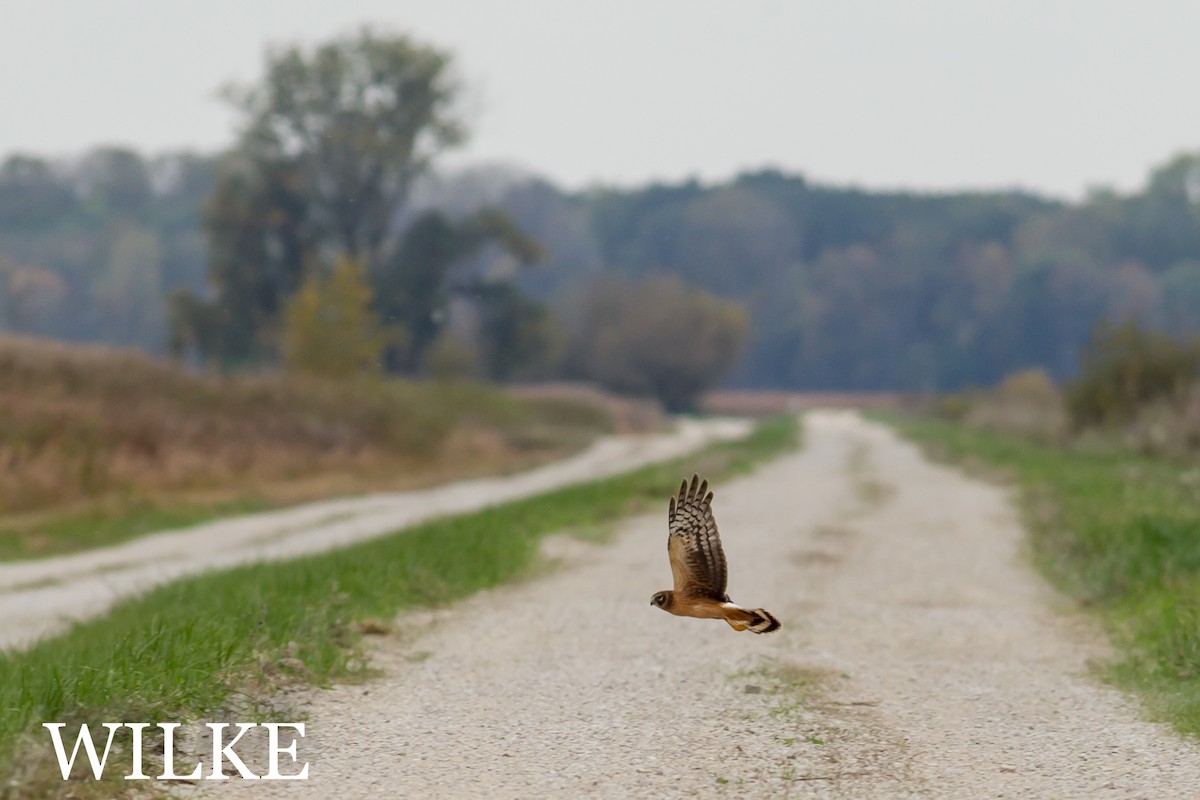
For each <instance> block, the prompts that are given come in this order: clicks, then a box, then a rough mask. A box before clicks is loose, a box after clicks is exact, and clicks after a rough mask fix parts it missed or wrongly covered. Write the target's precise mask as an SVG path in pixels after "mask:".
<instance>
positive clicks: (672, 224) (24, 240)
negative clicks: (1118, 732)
mask: <svg viewBox="0 0 1200 800" xmlns="http://www.w3.org/2000/svg"><path fill="white" fill-rule="evenodd" d="M220 168H221V158H220V157H208V156H203V155H196V154H189V153H181V154H172V155H164V156H158V157H154V158H147V157H144V156H142V155H140V154H138V153H136V152H132V151H130V150H126V149H121V148H103V149H97V150H94V151H92V152H90V153H88V154H87V155H85V156H83V157H81V158H78V159H73V160H46V159H42V158H37V157H33V156H23V155H22V156H12V157H10V158H8V159H7V160H6V161H5V162H4V163H3V165H2V166H0V330H3V331H12V332H22V333H29V334H35V335H42V336H50V337H55V338H59V339H65V340H70V341H79V342H102V343H109V344H114V345H125V346H135V347H139V348H143V349H145V350H147V351H149V352H152V353H163V352H165V351H166V349H167V344H168V339H169V322H170V321H169V318H168V307H169V303H168V298H169V297H171V296H172V295H173V294H175V293H177V292H178V290H186V291H187V292H189V293H191V295H193V296H196V297H201V298H204V297H212V295H213V291H212V288H211V286H210V283H209V275H210V270H209V262H210V259H211V254H210V245H209V243H208V242H209V239H208V238H206V233H205V213H206V207H208V205H206V204H211V203H212V195H213V189H214V186H215V184H216V182H217V177H218V172H219V170H220ZM484 208H489V209H500V210H502V211H504V212H506V214H507V216H508V217H509V218H510V219H511V220H512V221H513V222H515V223H516V225H517V227H518V228H519V229H520V231H522V232H523V236H524V237H527V238H528V240H530V241H531V242H533V243H537V244H540V252H541V257H540V260H538V263H535V264H534V265H533V266H531V267H523V266H522V267H520V268H518V266H517V265H516V263H515V260H514V257H513V254H512V250H513V248H512V247H508V248H505V247H502V246H500V245H499V244H496V243H491V244H486V245H484V246H481V247H475V248H472V249H471V251H470V252H469V253H468V254H467V255H468V256H469V257H468V258H466V261H465V263H466V267H465V268H464V269H462V270H461V271H462V272H463V274H472V275H481V276H488V275H501V276H507V277H506V280H507V281H508V282H509V283H512V284H513V285H514V286H516V287H518V288H519V291H520V293H521V296H522V297H523V298H525V299H524V300H522V301H521V302H523V303H525V305H524V306H521V308H525V309H526V311H525V312H522V313H526V312H527V311H528V308H526V306H530V307H532V306H536V307H539V308H541V309H542V311H543V312H544V313H543V314H542V316H541V317H539V319H541V321H542V323H545V324H542V325H541V327H540V329H539V331H540V333H539V336H541V337H542V339H546V338H549V339H554V340H557V341H555V342H551V343H549V344H547V343H546V342H544V341H543V342H542V346H540V347H539V348H537V353H538V356H537V357H538V358H539V359H540V361H541V363H540V364H539V365H538V367H537V369H520V368H517V369H510V368H505V369H499V368H497V369H491V370H489V373H490V376H491V377H499V378H502V379H522V378H527V377H539V378H546V377H588V372H587V370H586V369H585V368H584V367H583V366H581V364H582V362H583V361H586V359H587V358H588V357H592V358H602V357H606V358H608V359H609V360H610V361H613V362H619V361H620V360H621V359H622V357H623V356H622V353H623V352H625V351H622V350H620V347H621V345H620V343H619V342H615V341H614V345H613V346H614V347H615V348H617V349H616V350H614V351H613V353H610V354H609V355H607V356H604V355H603V354H601V355H599V356H598V355H596V353H595V352H592V355H591V356H588V355H587V354H583V355H581V354H580V352H579V349H580V347H581V346H585V345H586V346H587V347H593V346H596V345H595V343H596V341H597V340H598V339H600V338H603V337H600V336H599V335H598V334H597V332H596V330H595V329H588V330H582V331H581V330H575V329H577V328H578V327H579V326H580V325H583V324H584V320H585V319H590V320H592V321H593V322H594V321H595V319H596V318H597V314H599V312H598V311H597V310H596V308H594V307H593V306H595V302H594V298H596V297H601V296H603V297H607V298H610V299H612V301H613V302H614V303H618V305H616V306H614V308H617V309H620V308H624V307H622V306H620V305H619V302H626V306H625V307H629V304H630V303H633V302H635V301H636V299H637V297H638V296H639V295H646V292H643V291H641V290H639V289H637V288H636V287H638V286H642V285H653V286H655V287H657V288H656V289H655V290H654V291H659V292H660V293H661V292H666V293H667V294H666V295H662V296H664V297H665V296H667V295H669V294H670V286H671V282H672V281H673V282H675V283H677V284H680V285H683V286H687V287H697V288H699V289H702V290H706V291H707V292H709V293H711V294H713V295H716V296H718V297H720V298H722V299H725V300H728V301H732V303H736V304H737V305H739V306H740V307H741V309H743V310H744V320H745V321H746V323H747V324H748V331H747V332H746V335H745V336H744V337H743V341H742V343H741V344H739V345H738V346H739V347H741V348H742V349H741V355H740V358H738V359H737V360H736V362H735V364H734V367H733V368H732V370H730V371H728V373H727V374H726V376H725V383H726V384H727V385H732V386H738V387H751V388H766V387H772V388H788V389H838V390H930V389H944V390H946V389H957V388H960V387H963V386H969V385H990V384H993V383H995V382H997V381H998V380H1000V379H1001V378H1003V377H1004V376H1005V375H1007V374H1009V373H1011V372H1013V371H1015V370H1018V369H1021V368H1025V367H1032V366H1041V367H1044V368H1045V369H1046V370H1048V371H1049V372H1050V373H1051V374H1052V375H1054V376H1056V377H1059V378H1063V377H1067V376H1069V375H1070V374H1072V372H1073V370H1074V369H1075V368H1076V365H1077V363H1078V356H1079V352H1080V350H1081V349H1082V347H1083V346H1084V344H1085V343H1086V341H1087V339H1088V337H1089V335H1090V333H1091V331H1092V330H1093V328H1094V327H1095V325H1096V324H1097V322H1098V321H1100V320H1102V319H1113V320H1116V319H1122V318H1127V317H1132V318H1136V319H1137V320H1139V321H1141V322H1142V323H1144V324H1146V325H1149V326H1151V327H1154V328H1158V329H1162V330H1166V331H1169V332H1173V333H1194V332H1198V331H1200V155H1189V156H1181V157H1179V158H1177V159H1175V160H1173V161H1171V162H1170V163H1168V164H1166V165H1165V166H1163V167H1161V168H1160V169H1157V170H1156V171H1155V172H1154V173H1153V174H1152V175H1151V176H1150V177H1149V180H1148V182H1147V185H1146V187H1145V188H1144V189H1143V190H1142V191H1139V192H1137V193H1133V194H1117V193H1113V192H1097V193H1094V194H1093V195H1091V196H1089V197H1088V198H1087V199H1086V200H1085V201H1083V202H1080V203H1070V204H1069V203H1062V202H1056V201H1053V200H1049V199H1045V198H1040V197H1037V196H1034V195H1030V194H1023V193H1015V192H986V193H964V194H923V193H899V192H872V191H864V190H860V189H853V188H839V187H834V186H826V185H819V184H813V183H810V182H808V181H807V180H805V179H804V178H803V177H801V176H798V175H787V174H783V173H780V172H775V171H764V172H756V173H751V174H744V175H741V176H739V177H738V178H736V179H734V180H732V181H729V182H727V183H721V184H716V185H704V184H700V183H697V182H694V181H693V182H684V183H677V184H663V185H659V184H656V185H651V186H646V187H644V188H637V189H621V190H617V189H596V190H592V191H586V192H581V193H572V192H565V191H562V190H561V189H559V188H557V187H555V186H554V185H553V184H551V183H549V182H547V181H544V180H541V179H538V178H536V177H531V176H528V175H525V174H522V173H519V172H516V171H514V170H509V169H502V168H478V169H474V170H468V171H465V172H461V173H457V174H452V175H446V174H438V173H434V174H433V175H431V176H429V177H426V178H424V179H422V180H421V181H419V182H418V183H417V184H416V185H415V188H414V190H413V192H412V196H411V198H410V200H409V201H408V204H407V206H406V208H405V210H404V212H403V213H402V214H399V215H397V217H396V219H394V220H393V221H392V223H391V224H392V225H393V226H395V227H397V228H404V227H405V226H411V225H413V224H416V223H419V222H420V221H421V220H422V219H423V217H422V212H426V211H429V210H430V209H434V210H437V211H438V212H439V218H444V219H446V220H450V221H455V220H459V221H461V220H469V219H472V215H478V213H479V212H480V210H481V209H484ZM529 260H530V261H533V260H534V259H532V258H531V259H529ZM647 277H653V278H655V279H656V280H658V281H659V282H658V283H654V284H638V283H636V281H641V280H643V279H645V278H647ZM664 280H665V281H667V282H666V283H664V282H663V281H664ZM482 285H484V284H479V286H482ZM476 290H478V286H477V287H476ZM589 298H592V301H589ZM621 298H624V300H623V301H622V299H621ZM589 302H591V306H589ZM661 302H663V303H665V302H668V301H666V300H663V301H661ZM659 307H665V306H659ZM616 313H621V312H619V311H618V312H616ZM628 313H631V312H628ZM640 313H643V314H649V315H653V313H654V309H653V308H650V309H643V310H642V312H640ZM526 315H527V316H528V314H526ZM589 315H590V316H589ZM459 316H461V315H459ZM476 316H478V314H476ZM690 319H691V317H690V312H689V311H688V310H687V308H686V307H685V306H679V307H678V309H677V313H673V315H672V318H671V319H670V320H668V321H667V322H668V323H669V328H670V330H668V331H664V332H662V333H654V332H653V329H651V328H646V330H647V331H651V332H650V333H649V334H648V335H651V336H662V337H663V338H664V339H665V338H670V339H671V342H670V344H669V346H670V347H671V348H676V349H679V348H686V347H687V341H688V337H689V336H690V335H691V334H692V333H693V332H692V331H690V330H689V321H690ZM454 320H455V314H450V315H449V317H448V321H447V322H446V324H456V323H455V322H454ZM611 322H612V320H610V323H611ZM610 327H611V326H610ZM616 327H617V328H619V327H621V326H620V325H619V324H618V325H616ZM475 330H476V335H479V333H478V332H479V324H478V320H476V323H475ZM434 335H436V331H433V332H431V333H430V336H431V337H432V336H434ZM482 335H483V336H484V338H488V337H493V336H494V335H498V334H494V333H493V332H492V331H490V330H488V329H486V328H485V329H484V330H483V334H482ZM695 336H696V339H695V347H696V348H698V349H704V348H712V347H719V346H725V347H729V346H733V345H730V344H729V343H728V342H726V343H725V344H724V345H722V344H720V342H717V343H716V344H714V341H715V340H713V339H712V337H711V336H710V337H709V338H707V339H706V338H704V336H703V335H701V334H700V333H698V332H696V333H695ZM610 338H611V337H610ZM722 341H724V340H722ZM488 345H489V343H488V342H484V343H482V344H481V346H484V347H485V349H486V346H488ZM551 345H553V346H551ZM630 346H631V347H641V345H630ZM666 346H668V345H666V344H664V347H666ZM493 349H495V348H494V347H493ZM509 366H510V367H511V366H512V365H509ZM612 368H613V365H610V371H611V370H612ZM633 388H636V387H633Z"/></svg>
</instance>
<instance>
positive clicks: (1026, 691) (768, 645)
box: [186, 412, 1200, 800]
mask: <svg viewBox="0 0 1200 800" xmlns="http://www.w3.org/2000/svg"><path fill="white" fill-rule="evenodd" d="M806 419H807V422H806V427H807V447H806V448H805V450H804V451H803V452H801V453H798V454H794V455H790V456H787V457H785V458H783V459H781V460H778V461H776V462H773V463H771V464H769V465H767V466H764V467H763V468H761V469H760V470H759V471H758V472H757V473H756V474H754V475H752V476H749V477H746V478H744V479H741V480H737V481H733V482H729V483H727V484H725V485H718V486H716V487H715V490H716V499H715V501H714V510H715V513H716V516H717V520H718V522H719V524H720V526H721V530H722V534H723V538H724V542H725V548H726V552H727V555H728V557H729V564H730V593H731V595H732V598H733V600H734V601H735V602H737V603H740V604H743V605H748V606H752V607H757V606H762V607H765V608H767V609H768V610H770V611H772V612H774V613H775V614H776V615H777V616H778V617H779V618H780V619H781V620H782V621H783V625H784V627H783V630H782V631H781V632H779V633H778V634H772V635H767V636H755V635H752V634H750V633H748V632H746V633H736V632H734V631H733V630H731V629H730V628H729V627H728V626H726V625H724V624H723V623H720V622H717V621H707V620H690V619H681V618H677V617H672V616H670V615H668V614H664V613H662V612H661V611H659V610H657V609H654V608H652V607H651V606H650V605H649V598H650V595H651V594H652V593H653V592H654V591H655V590H658V589H662V588H667V586H668V585H669V579H670V570H669V568H668V565H667V560H666V553H665V549H666V548H665V546H664V545H665V541H664V539H665V535H666V501H665V498H664V503H663V508H662V513H656V514H653V515H651V516H646V517H639V518H634V519H630V520H628V521H626V522H625V523H623V524H622V525H621V526H620V529H619V531H618V535H617V538H616V539H615V541H614V542H613V543H611V544H607V545H595V544H585V543H582V542H578V541H575V540H570V539H566V538H559V539H556V540H552V544H553V546H552V547H551V548H549V550H550V555H551V556H552V557H553V558H554V559H556V560H557V561H558V562H560V567H559V568H558V569H556V570H553V571H551V572H550V573H549V574H547V575H544V576H543V577H540V578H537V579H534V580H530V581H528V582H525V583H522V584H516V585H511V586H508V587H504V588H502V589H498V590H494V591H489V592H486V593H483V594H480V595H477V596H475V597H474V598H472V599H470V600H468V601H466V602H463V603H460V604H457V605H455V606H453V607H451V608H448V609H444V610H440V611H436V612H426V613H421V614H414V615H409V616H405V617H401V618H400V619H399V620H398V621H397V630H396V632H394V633H393V634H391V635H389V636H387V637H382V638H381V639H379V640H378V643H377V645H376V646H375V648H374V654H373V659H374V663H375V664H376V665H377V666H379V667H380V668H381V669H382V670H383V675H382V677H381V678H379V679H377V680H374V681H371V682H368V683H366V684H363V685H356V686H342V687H335V688H332V689H328V690H314V691H311V692H306V693H304V694H302V695H301V696H300V697H299V698H298V699H297V700H295V702H297V703H298V708H299V709H302V710H303V711H304V713H306V714H307V720H308V721H307V726H308V731H307V732H308V736H307V738H305V739H304V740H302V741H301V743H300V746H299V752H300V755H301V759H302V760H303V761H307V762H308V763H309V764H310V779H309V780H307V781H302V782H301V781H297V782H276V783H266V782H263V783H252V782H249V781H228V782H225V783H223V784H222V785H220V786H214V785H213V784H208V785H198V786H196V787H193V788H190V789H187V790H186V791H187V794H188V795H189V796H191V795H193V794H201V795H204V796H207V795H208V794H209V793H212V792H216V793H221V794H222V795H223V796H232V795H237V796H242V795H243V794H245V795H246V796H248V797H255V798H263V797H277V796H280V797H284V796H286V797H303V798H327V797H338V798H343V799H344V800H352V799H353V798H382V797H387V798H393V797H412V798H475V797H478V798H531V797H537V798H576V797H600V798H691V797H731V798H755V797H850V798H910V797H911V798H956V799H962V798H966V799H970V798H1053V799H1054V800H1065V799H1066V798H1088V800H1094V799H1096V798H1100V799H1101V800H1104V799H1107V798H1147V800H1149V799H1150V798H1154V799H1155V800H1172V799H1173V798H1179V799H1180V800H1184V799H1185V798H1186V800H1195V798H1197V797H1200V748H1198V747H1197V746H1196V745H1195V743H1190V742H1186V741H1183V740H1180V739H1178V738H1176V737H1175V736H1173V735H1172V734H1171V733H1169V732H1168V731H1167V730H1165V729H1164V728H1162V727H1161V726H1158V725H1155V724H1151V723H1148V722H1145V721H1143V720H1142V719H1141V718H1140V717H1139V710H1138V707H1137V706H1136V704H1135V703H1134V702H1132V701H1131V700H1130V699H1128V698H1126V697H1125V696H1123V695H1121V694H1119V693H1117V692H1116V691H1114V690H1112V689H1110V688H1108V687H1106V686H1104V685H1102V684H1100V683H1099V682H1098V681H1097V680H1095V679H1094V677H1092V676H1091V675H1090V674H1089V668H1088V664H1089V662H1090V661H1091V660H1093V659H1097V658H1104V657H1105V655H1106V649H1105V646H1104V644H1103V640H1102V637H1101V636H1100V634H1099V633H1098V632H1097V631H1096V630H1095V629H1094V627H1093V626H1092V625H1091V624H1090V623H1089V621H1088V620H1086V619H1082V618H1080V617H1079V616H1078V615H1075V614H1074V613H1073V612H1071V611H1070V609H1069V607H1068V606H1067V604H1066V603H1065V601H1064V600H1062V599H1061V598H1060V597H1058V596H1056V595H1055V594H1054V593H1053V592H1052V591H1051V590H1049V589H1048V588H1047V587H1046V586H1045V585H1044V584H1043V583H1042V582H1041V581H1040V579H1038V578H1037V577H1036V576H1035V575H1034V574H1032V573H1031V572H1030V570H1029V569H1028V567H1027V565H1026V564H1025V562H1024V560H1023V558H1022V556H1021V542H1022V531H1021V528H1020V526H1019V523H1018V520H1017V519H1016V516H1015V514H1014V511H1013V509H1012V507H1011V504H1010V502H1009V499H1008V498H1007V496H1006V494H1005V493H1004V492H1003V491H1001V490H999V489H997V488H994V487H992V486H989V485H986V484H983V483H980V482H977V481H975V480H971V479H968V478H967V477H964V476H963V475H962V474H960V473H959V472H957V471H954V470H952V469H949V468H946V467H942V466H937V465H933V464H930V463H929V462H927V461H926V460H924V459H923V458H922V457H921V456H920V455H919V453H918V452H917V450H916V449H915V448H913V447H912V446H910V445H908V444H906V443H903V442H901V441H899V440H898V439H897V438H896V437H895V436H894V435H893V434H892V433H891V432H890V431H888V430H886V429H884V428H881V427H879V426H875V425H871V424H868V423H866V422H864V421H862V420H861V419H860V418H859V417H857V416H855V415H853V414H848V413H838V412H818V413H811V414H809V415H808V416H807V418H806Z"/></svg>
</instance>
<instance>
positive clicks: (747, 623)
mask: <svg viewBox="0 0 1200 800" xmlns="http://www.w3.org/2000/svg"><path fill="white" fill-rule="evenodd" d="M724 609H725V621H726V622H728V623H729V624H730V625H732V626H733V628H734V629H735V630H739V631H744V630H746V629H747V628H748V629H750V630H752V631H754V632H755V633H771V632H772V631H777V630H779V629H780V628H781V627H783V626H782V625H781V624H780V622H779V620H778V619H776V618H775V615H774V614H772V613H771V612H770V611H767V610H766V609H765V608H741V607H740V606H735V605H734V604H733V603H726V604H725V606H724Z"/></svg>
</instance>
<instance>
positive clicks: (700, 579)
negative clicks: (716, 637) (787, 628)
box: [650, 475, 780, 633]
mask: <svg viewBox="0 0 1200 800" xmlns="http://www.w3.org/2000/svg"><path fill="white" fill-rule="evenodd" d="M712 499H713V494H712V492H710V491H708V481H703V482H701V481H700V476H698V475H693V476H692V482H691V484H690V485H689V484H688V482H687V481H684V482H683V484H682V485H681V486H680V487H679V496H678V497H672V498H671V504H670V507H669V509H668V511H667V523H668V526H669V533H668V535H667V557H668V558H669V559H670V561H671V576H672V578H674V582H675V588H674V589H671V590H666V591H661V592H657V593H655V595H654V597H652V598H651V599H650V604H651V605H656V606H658V607H659V608H661V609H662V610H663V611H669V612H670V613H672V614H676V615H678V616H681V617H699V618H701V619H723V620H725V621H726V622H728V623H729V624H730V626H732V627H733V629H734V630H739V631H744V630H746V629H747V628H749V629H750V630H752V631H754V632H755V633H771V632H772V631H776V630H779V628H780V623H779V620H777V619H776V618H775V617H774V615H772V614H771V613H770V612H768V611H766V610H765V609H761V608H754V609H746V608H742V607H740V606H737V605H734V604H733V603H732V602H730V600H729V595H727V594H726V593H725V585H726V583H727V581H728V569H727V567H726V564H725V551H724V549H722V547H721V535H720V533H719V532H718V531H717V522H716V520H715V519H714V518H713V514H712Z"/></svg>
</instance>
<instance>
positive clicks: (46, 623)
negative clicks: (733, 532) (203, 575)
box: [0, 418, 749, 649]
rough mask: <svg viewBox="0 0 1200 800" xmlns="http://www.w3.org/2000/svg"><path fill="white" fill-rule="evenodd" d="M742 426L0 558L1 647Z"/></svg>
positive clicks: (607, 443)
mask: <svg viewBox="0 0 1200 800" xmlns="http://www.w3.org/2000/svg"><path fill="white" fill-rule="evenodd" d="M748 430H749V424H748V423H747V422H746V421H745V420H739V419H720V418H717V419H707V420H684V421H682V422H680V423H679V424H678V425H677V426H676V427H675V429H674V430H672V431H670V432H668V433H661V434H648V435H624V436H610V437H605V438H602V439H599V440H597V441H596V442H595V443H594V444H593V445H592V446H591V447H589V448H588V449H587V450H585V451H583V452H582V453H579V454H578V455H575V456H573V457H571V458H568V459H565V460H562V461H558V462H555V463H553V464H547V465H545V466H542V467H538V468H537V469H533V470H529V471H527V472H523V473H521V474H518V475H513V476H508V477H500V478H484V479H477V480H469V481H459V482H457V483H451V484H447V485H444V486H438V487H435V488H432V489H426V490H422V491H413V492H392V493H377V494H370V495H364V496H362V497H355V498H349V499H342V500H333V501H327V502H318V503H308V504H305V505H300V506H295V507H292V508H288V509H284V510H282V511H271V512H266V513H260V514H251V515H247V516H243V517H238V518H234V519H226V520H220V521H217V522H212V523H207V524H204V525H197V526H193V527H190V528H185V529H182V530H176V531H166V532H163V533H159V534H153V535H151V536H145V537H141V538H139V539H134V540H132V541H129V542H126V543H124V544H120V545H116V546H113V547H105V548H100V549H96V550H89V551H86V552H83V553H77V554H74V555H69V556H61V557H58V558H47V559H40V560H36V561H20V562H9V563H4V564H0V649H9V648H18V647H23V646H27V645H28V644H29V643H31V642H33V641H35V640H36V639H37V638H39V637H41V636H44V635H47V634H52V633H55V632H57V631H60V630H62V629H63V628H64V627H66V626H67V625H68V624H69V623H70V622H71V621H72V620H78V619H86V618H89V617H93V616H98V615H99V614H102V613H104V612H105V611H107V610H108V609H109V608H111V607H112V605H113V604H114V603H116V602H117V601H118V600H121V599H122V598H125V597H128V596H130V595H134V594H137V593H140V592H144V591H145V590H146V589H148V588H150V587H153V586H156V585H158V584H162V583H166V582H168V581H171V580H175V579H177V578H179V577H182V576H184V575H190V574H193V573H196V572H203V571H206V570H212V569H220V568H225V567H231V566H235V565H237V564H244V563H249V562H252V561H266V560H274V559H282V558H291V557H295V556H300V555H307V554H310V553H318V552H322V551H324V550H330V549H333V548H336V547H341V546H344V545H347V544H350V543H352V542H357V541H361V540H363V539H369V538H372V537H376V536H381V535H383V534H385V533H388V532H390V531H395V530H397V529H400V528H404V527H406V526H409V525H414V524H416V523H418V522H421V521H424V520H427V519H432V518H434V517H438V516H443V515H446V514H458V513H463V512H467V511H474V510H477V509H480V508H483V507H485V506H488V505H494V504H496V503H502V502H506V501H509V500H515V499H518V498H522V497H529V496H531V495H535V494H539V493H542V492H546V491H548V490H550V489H554V488H558V487H561V486H566V485H568V484H572V483H580V482H582V481H587V480H591V479H594V478H596V477H598V476H606V475H615V474H618V473H621V472H626V471H628V470H631V469H634V468H636V467H640V466H644V465H646V464H650V463H654V462H657V461H665V460H667V459H670V458H675V457H677V456H681V455H685V454H687V453H690V452H693V451H695V450H698V449H699V448H700V447H702V446H704V445H705V444H708V443H710V442H713V441H718V440H723V439H732V438H736V437H738V436H742V435H745V433H746V432H747V431H748Z"/></svg>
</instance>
